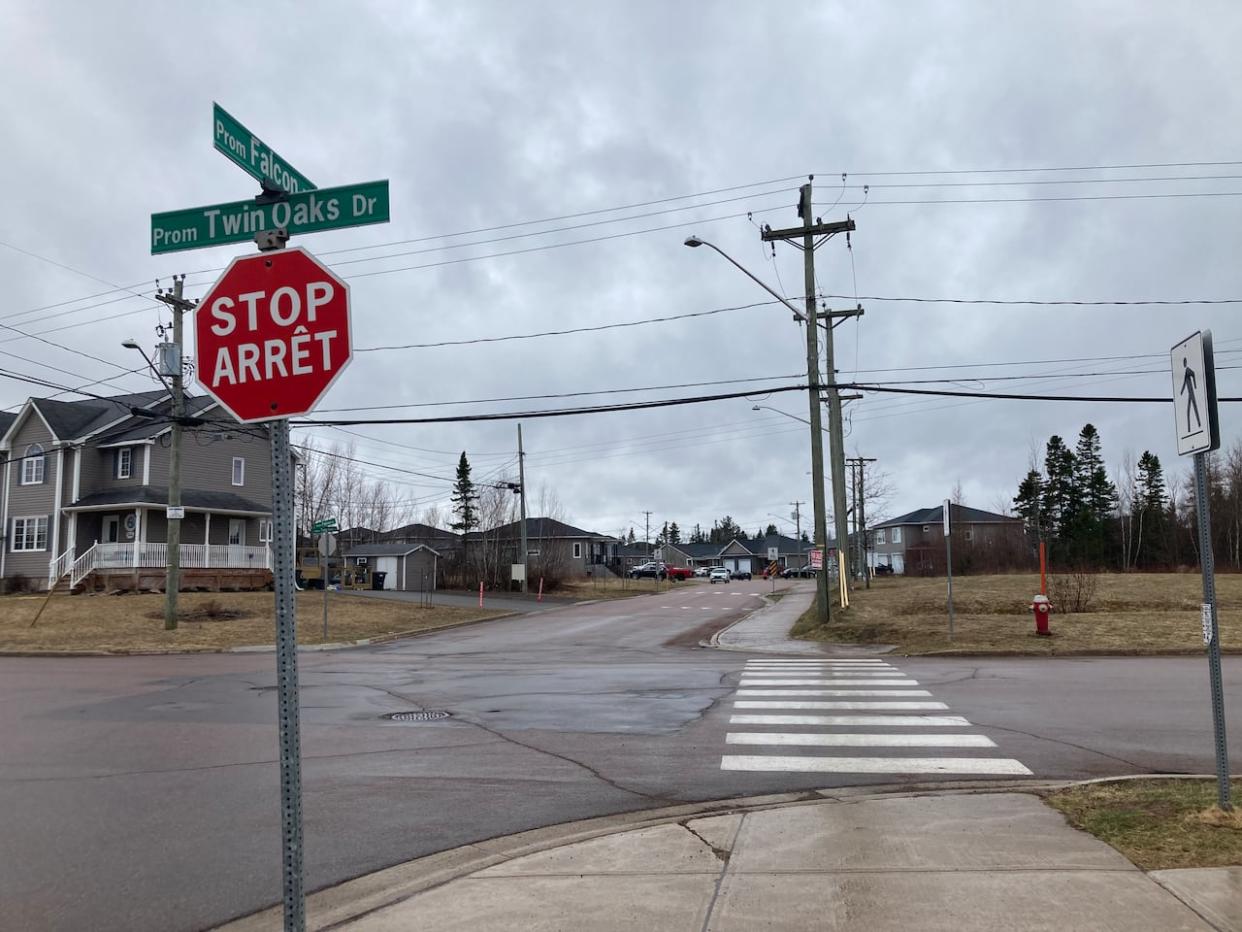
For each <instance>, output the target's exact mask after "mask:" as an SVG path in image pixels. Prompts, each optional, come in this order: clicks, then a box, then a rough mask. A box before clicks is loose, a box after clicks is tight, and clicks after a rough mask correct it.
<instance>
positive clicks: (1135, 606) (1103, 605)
mask: <svg viewBox="0 0 1242 932" xmlns="http://www.w3.org/2000/svg"><path fill="white" fill-rule="evenodd" d="M1097 582H1098V590H1097V593H1096V596H1095V598H1094V599H1093V601H1092V603H1091V604H1090V606H1089V609H1090V610H1089V611H1086V612H1079V613H1075V614H1062V613H1060V612H1057V611H1056V606H1055V605H1054V606H1053V615H1052V619H1051V628H1052V631H1053V636H1052V637H1037V636H1036V634H1035V623H1034V620H1033V619H1032V616H1031V611H1030V608H1029V606H1030V600H1031V596H1032V595H1034V594H1035V593H1036V592H1038V591H1039V577H1038V576H1037V575H1033V574H1032V575H1024V574H1015V575H1007V576H966V577H962V578H955V579H954V580H953V601H954V608H955V622H954V628H955V631H954V639H953V641H952V642H950V641H949V638H948V610H947V602H946V597H945V588H946V587H945V580H944V579H943V578H940V579H915V578H910V579H907V578H901V577H898V578H892V579H875V580H873V581H872V583H871V589H869V590H868V589H862V588H859V589H856V590H855V591H854V592H853V593H852V594H851V596H850V598H851V604H850V608H849V609H848V610H846V611H840V610H838V609H836V608H835V607H834V608H833V614H832V622H831V623H830V624H829V626H828V627H827V628H821V627H819V626H817V625H816V624H815V618H814V616H813V614H812V613H807V614H806V615H803V617H802V618H801V619H800V620H799V622H798V624H797V625H795V627H794V634H795V636H798V637H803V638H808V639H812V640H826V641H839V642H847V643H855V644H893V645H896V648H897V652H898V653H901V654H912V655H918V654H936V653H943V652H954V653H967V654H969V653H980V654H986V653H1006V654H1033V655H1066V654H1091V653H1099V654H1164V653H1190V652H1198V651H1202V650H1203V639H1202V635H1201V628H1200V624H1199V601H1200V597H1201V588H1200V585H1201V584H1200V579H1199V576H1198V575H1197V574H1192V573H1152V574H1140V573H1134V574H1120V573H1113V574H1107V573H1105V574H1100V575H1099V576H1098V577H1097ZM1216 586H1217V596H1218V609H1219V617H1220V626H1221V647H1222V648H1223V649H1224V650H1226V651H1242V576H1238V575H1233V574H1231V575H1222V576H1218V577H1217V580H1216Z"/></svg>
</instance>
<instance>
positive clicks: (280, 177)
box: [211, 103, 315, 194]
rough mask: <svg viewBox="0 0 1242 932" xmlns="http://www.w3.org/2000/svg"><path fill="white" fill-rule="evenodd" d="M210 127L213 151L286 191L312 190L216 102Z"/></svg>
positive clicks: (306, 182) (307, 182)
mask: <svg viewBox="0 0 1242 932" xmlns="http://www.w3.org/2000/svg"><path fill="white" fill-rule="evenodd" d="M211 128H212V133H211V141H212V144H213V145H214V146H215V147H216V151H218V152H221V153H223V154H224V156H225V157H226V158H228V159H230V160H231V161H233V162H236V163H237V165H239V166H240V167H241V170H242V171H244V172H246V174H248V175H251V176H253V177H254V178H255V179H256V180H257V181H262V180H263V179H264V178H267V179H269V180H271V181H274V182H275V183H276V184H278V185H280V187H282V188H284V189H285V190H286V191H288V192H289V193H290V194H297V193H299V192H301V191H313V190H315V185H314V184H312V183H311V180H310V179H309V178H307V177H306V176H305V175H303V174H302V173H301V172H300V171H298V170H297V169H296V168H294V167H293V166H292V165H290V164H289V163H288V162H287V161H285V160H284V159H283V158H281V157H280V156H279V155H277V154H276V151H275V150H274V149H273V148H272V147H271V146H269V145H268V144H267V143H265V142H264V141H263V140H262V139H260V138H259V137H258V136H256V135H255V134H254V133H252V132H250V130H248V129H246V127H244V126H242V125H241V123H240V122H239V121H238V120H237V119H236V118H234V117H233V116H232V114H230V113H229V112H228V111H227V110H225V109H224V108H223V107H221V106H220V105H219V104H217V103H213V104H212V105H211Z"/></svg>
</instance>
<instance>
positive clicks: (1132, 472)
mask: <svg viewBox="0 0 1242 932" xmlns="http://www.w3.org/2000/svg"><path fill="white" fill-rule="evenodd" d="M1137 468H1138V467H1137V461H1136V460H1135V457H1134V451H1133V450H1130V449H1127V450H1125V451H1124V452H1123V453H1122V454H1121V465H1120V466H1119V467H1118V468H1117V469H1116V470H1115V471H1114V474H1113V485H1114V486H1116V488H1117V522H1118V526H1119V527H1120V529H1121V568H1122V569H1123V570H1125V571H1127V572H1128V571H1129V570H1130V569H1131V568H1132V567H1133V566H1134V564H1135V562H1136V561H1137V560H1138V545H1139V543H1141V541H1142V539H1143V526H1142V521H1143V511H1142V509H1139V510H1138V520H1139V527H1138V533H1137V534H1136V533H1135V528H1134V514H1135V507H1134V504H1135V499H1136V498H1137V491H1136V488H1137V486H1136V483H1137V481H1138V480H1137V471H1136V470H1137Z"/></svg>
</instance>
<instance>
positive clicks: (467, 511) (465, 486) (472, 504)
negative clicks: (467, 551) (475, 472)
mask: <svg viewBox="0 0 1242 932" xmlns="http://www.w3.org/2000/svg"><path fill="white" fill-rule="evenodd" d="M452 499H453V514H455V515H457V520H456V521H454V522H453V524H452V525H451V527H452V528H453V530H454V531H460V532H461V533H463V534H469V533H470V532H471V531H473V530H474V529H475V528H476V527H477V526H478V524H479V512H478V507H477V506H478V501H479V493H478V492H477V491H476V490H475V487H474V482H472V481H471V479H470V461H469V460H468V459H466V451H465V450H462V451H461V459H459V460H458V461H457V481H456V482H454V483H453V496H452Z"/></svg>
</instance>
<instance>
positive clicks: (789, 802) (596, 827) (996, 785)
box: [214, 774, 1214, 932]
mask: <svg viewBox="0 0 1242 932" xmlns="http://www.w3.org/2000/svg"><path fill="white" fill-rule="evenodd" d="M1174 777H1176V778H1179V779H1213V778H1214V777H1213V776H1212V775H1204V776H1193V775H1182V774H1177V775H1160V774H1135V775H1132V776H1126V777H1104V778H1100V779H1094V780H1043V779H1038V778H1035V779H1026V780H960V781H945V782H939V783H892V784H882V785H879V786H855V787H840V788H837V789H819V790H804V791H800V792H796V793H780V794H772V795H766V796H750V797H736V798H732V799H720V800H712V801H709V802H703V803H688V804H684V805H680V806H669V807H664V808H659V809H646V810H638V811H632V812H625V813H619V814H616V815H610V816H600V817H597V818H594V819H584V820H580V821H577V822H566V823H562V824H560V825H552V826H548V827H545V828H538V829H532V830H531V831H527V832H518V833H516V834H513V835H505V836H499V837H497V838H491V839H487V840H484V841H478V842H475V843H473V844H467V845H461V846H459V847H457V848H451V849H449V850H448V851H441V852H439V853H437V854H431V855H427V856H425V857H421V858H416V859H414V860H411V861H406V862H405V863H403V864H397V865H395V866H393V867H388V868H384V869H382V870H379V871H375V872H373V873H370V874H366V875H363V876H361V877H357V878H354V879H353V880H347V881H345V882H343V883H340V884H337V885H335V886H332V887H328V888H326V889H323V890H320V891H317V892H315V893H312V894H310V895H309V896H307V914H308V915H307V919H308V921H307V928H308V929H319V930H326V929H332V928H336V927H338V926H340V925H341V924H343V923H346V922H350V921H352V920H355V919H358V918H360V917H362V916H364V915H367V914H368V913H373V912H375V911H377V910H380V909H383V908H384V907H386V906H392V905H393V904H395V903H400V902H402V901H403V900H407V899H409V898H410V897H413V896H416V895H417V894H419V893H425V892H426V891H428V890H431V889H434V888H436V887H440V886H444V885H445V884H448V883H451V882H452V881H454V880H458V879H460V878H462V877H465V876H468V875H470V874H473V873H475V872H477V871H481V870H484V869H485V868H488V867H492V866H494V865H497V864H502V863H504V862H506V861H511V860H513V859H515V858H520V857H524V856H526V855H530V854H537V853H539V852H542V851H548V850H551V849H554V848H560V847H564V846H566V845H571V844H576V843H578V842H582V841H589V840H591V839H593V838H600V837H603V836H606V835H616V834H620V833H623V832H631V831H638V830H641V829H646V828H654V827H657V826H660V825H667V824H670V823H676V822H686V821H690V820H693V819H697V818H705V817H710V816H718V815H731V814H736V813H747V812H761V811H764V810H767V809H776V808H784V807H789V806H807V805H816V804H821V803H825V802H838V803H844V804H849V803H855V802H862V801H864V800H868V799H874V798H892V799H899V798H902V797H910V796H927V795H981V794H988V793H997V792H1003V793H1028V794H1032V795H1036V796H1040V797H1043V796H1045V795H1047V794H1049V793H1052V792H1055V791H1057V790H1061V789H1065V788H1067V787H1071V786H1078V785H1083V784H1093V783H1106V782H1110V781H1119V780H1143V779H1160V778H1174ZM282 922H283V911H282V907H281V904H279V903H277V904H276V905H273V906H270V907H268V908H267V909H264V910H260V911H259V912H256V913H252V914H250V915H248V916H244V917H241V918H238V919H234V920H231V921H229V922H226V923H223V924H221V925H219V926H216V927H214V928H215V929H216V930H219V932H276V930H279V929H281V928H282Z"/></svg>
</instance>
